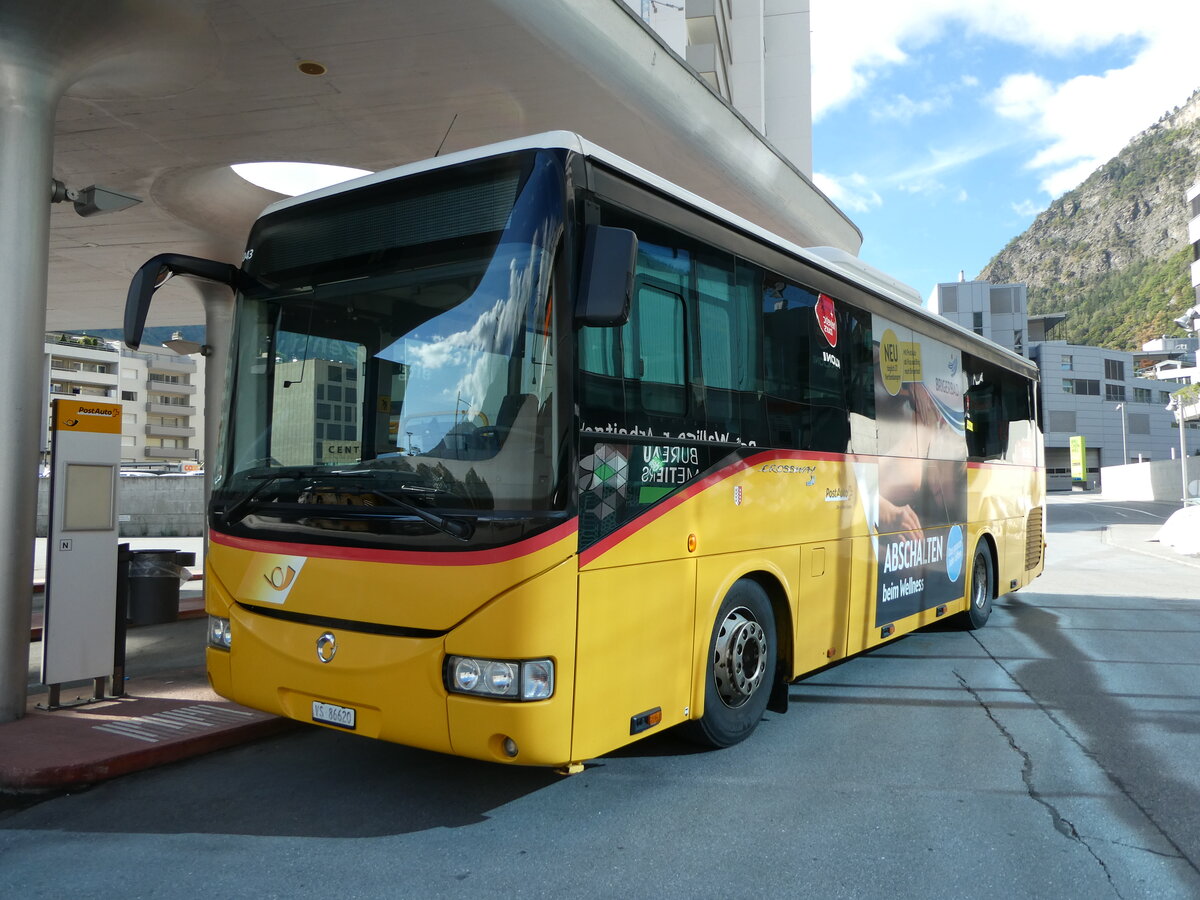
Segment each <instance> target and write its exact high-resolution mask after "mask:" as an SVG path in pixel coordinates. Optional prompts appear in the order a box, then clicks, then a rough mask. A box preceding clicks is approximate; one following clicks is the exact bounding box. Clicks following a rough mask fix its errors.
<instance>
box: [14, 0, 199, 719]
mask: <svg viewBox="0 0 1200 900" xmlns="http://www.w3.org/2000/svg"><path fill="white" fill-rule="evenodd" d="M212 39H213V36H212V33H211V29H210V28H209V26H208V24H207V22H206V21H205V20H204V18H203V17H202V16H201V15H200V14H199V13H198V12H197V9H196V7H195V4H194V3H192V2H188V0H180V2H173V3H160V2H155V0H38V2H36V3H34V2H20V3H18V2H3V3H0V384H3V385H5V387H6V393H7V396H8V403H7V405H6V406H7V409H6V415H5V419H4V426H5V431H6V439H5V440H4V442H3V443H2V444H0V498H3V502H0V722H10V721H12V720H14V719H18V718H20V717H21V716H23V715H24V714H25V706H26V681H27V678H28V659H29V626H30V620H31V609H32V596H33V550H34V530H35V521H36V515H37V464H38V444H39V437H40V435H41V424H40V423H41V419H42V417H43V416H44V415H45V414H46V410H45V407H44V405H43V403H42V385H41V383H40V380H41V375H42V371H43V369H42V345H43V339H44V333H45V328H46V283H47V264H48V260H49V246H50V180H51V177H52V161H53V157H54V117H55V113H56V111H57V108H58V103H59V101H60V100H61V99H62V97H63V96H64V94H65V93H67V92H68V91H72V92H78V93H80V94H81V95H83V96H88V97H91V98H101V99H103V98H112V97H121V96H131V95H133V96H138V95H141V96H144V95H145V92H146V91H147V90H153V89H157V90H159V91H160V92H161V93H163V94H165V93H170V92H173V91H178V90H182V89H185V88H187V87H190V86H191V85H193V84H194V83H195V80H196V79H197V78H199V77H200V75H201V74H202V73H203V71H205V67H206V66H207V61H206V59H205V55H206V54H207V52H208V51H209V49H210V46H211V41H212ZM71 186H72V187H83V186H84V185H71Z"/></svg>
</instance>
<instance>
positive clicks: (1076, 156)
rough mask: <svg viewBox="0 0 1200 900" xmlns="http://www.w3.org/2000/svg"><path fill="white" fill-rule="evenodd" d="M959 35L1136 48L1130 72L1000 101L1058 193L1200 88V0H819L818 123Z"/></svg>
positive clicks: (1039, 86) (1083, 47) (967, 79)
mask: <svg viewBox="0 0 1200 900" xmlns="http://www.w3.org/2000/svg"><path fill="white" fill-rule="evenodd" d="M952 26H954V27H958V28H961V29H963V30H964V31H965V32H966V34H967V35H968V36H972V37H981V36H984V37H991V38H994V39H998V40H1002V41H1006V42H1009V43H1012V44H1015V45H1018V46H1021V47H1026V48H1029V49H1031V50H1034V51H1037V52H1041V53H1044V54H1049V55H1054V56H1065V55H1067V54H1072V53H1080V52H1086V51H1093V50H1098V49H1101V48H1104V47H1109V46H1113V45H1114V44H1117V43H1118V42H1125V43H1126V44H1127V45H1128V46H1129V47H1130V49H1131V50H1133V51H1134V53H1135V55H1134V57H1133V60H1132V62H1130V63H1129V64H1128V65H1126V66H1124V67H1123V68H1118V69H1110V70H1108V71H1106V72H1104V73H1103V74H1101V75H1087V76H1080V77H1077V78H1071V79H1068V80H1066V81H1063V82H1061V83H1055V82H1053V81H1051V80H1049V79H1047V78H1046V77H1045V76H1043V75H1039V74H1037V73H1035V72H1022V73H1016V72H1014V73H1013V74H1011V75H1010V76H1008V77H1007V78H1005V79H1004V80H1003V81H1002V82H1001V84H1000V87H999V88H998V89H997V90H995V91H994V93H993V94H992V95H991V99H992V103H993V105H994V108H995V111H996V112H997V113H998V114H999V115H1001V116H1003V117H1005V118H1007V119H1009V120H1010V121H1011V122H1012V123H1014V128H1016V127H1018V126H1019V127H1020V128H1022V129H1024V135H1026V136H1028V137H1031V138H1033V139H1034V140H1035V141H1037V142H1038V143H1039V145H1040V147H1041V149H1040V150H1039V151H1038V153H1037V154H1036V156H1035V157H1034V158H1033V159H1031V160H1030V165H1031V166H1032V167H1033V168H1035V169H1039V170H1043V172H1044V175H1043V180H1042V184H1041V187H1042V189H1043V190H1045V191H1046V192H1047V193H1049V194H1051V195H1057V194H1058V193H1061V192H1062V191H1063V190H1066V189H1068V188H1070V187H1073V186H1074V185H1075V184H1077V183H1078V182H1079V181H1081V180H1082V179H1083V178H1084V177H1086V176H1087V174H1088V173H1090V172H1091V171H1092V170H1093V169H1095V168H1096V166H1098V165H1099V164H1101V163H1103V162H1104V161H1105V160H1107V159H1109V158H1111V157H1112V156H1113V155H1114V154H1115V153H1117V152H1118V151H1119V150H1120V149H1121V147H1123V146H1124V145H1125V144H1126V143H1127V142H1128V141H1129V139H1130V138H1132V137H1133V136H1134V135H1135V134H1136V133H1137V132H1138V131H1140V130H1141V129H1143V128H1146V127H1147V126H1149V125H1150V124H1152V123H1153V122H1154V121H1156V120H1157V119H1158V117H1159V116H1160V115H1162V114H1163V113H1164V112H1166V111H1167V110H1169V109H1171V108H1172V107H1174V106H1176V105H1178V104H1180V103H1182V102H1183V101H1184V100H1185V99H1186V97H1187V95H1188V94H1189V93H1190V92H1191V90H1192V89H1193V88H1195V87H1196V86H1197V85H1200V54H1197V53H1196V52H1195V48H1194V46H1191V45H1192V44H1194V41H1195V36H1196V34H1200V3H1196V2H1195V0H1139V2H1138V4H1137V6H1136V8H1131V7H1130V6H1129V5H1128V4H1127V3H1118V2H1116V0H1092V2H1089V3H1087V4H1080V3H1066V2H1047V0H973V2H971V0H906V2H904V3H895V2H894V0H857V2H854V3H845V2H836V0H814V2H813V6H812V29H813V33H812V57H813V117H814V119H819V118H820V117H821V116H822V115H823V114H825V113H826V112H828V111H829V110H831V109H834V108H836V107H837V106H839V105H842V104H844V103H846V102H848V101H850V100H851V99H853V98H855V97H857V96H859V95H861V94H863V93H865V92H866V91H867V89H868V88H869V86H870V84H871V82H872V81H873V80H874V79H875V78H876V77H877V76H878V75H879V74H880V73H882V72H884V71H885V70H887V69H889V68H893V67H898V66H903V65H905V64H907V63H910V62H911V59H910V56H909V54H910V53H913V52H916V51H920V50H921V49H923V48H927V47H931V46H933V45H935V44H936V42H938V41H939V39H941V38H943V37H944V36H945V35H946V33H947V30H948V29H949V28H951V27H952ZM941 49H942V48H941V47H940V46H939V50H941ZM945 49H946V50H949V49H952V48H951V47H947V48H945ZM971 82H975V83H978V82H977V76H976V75H974V74H971V75H965V76H963V78H962V83H963V84H964V85H969V84H970V83H971ZM911 102H912V103H913V104H914V105H919V104H920V103H922V102H923V101H922V100H920V99H917V100H913V101H911Z"/></svg>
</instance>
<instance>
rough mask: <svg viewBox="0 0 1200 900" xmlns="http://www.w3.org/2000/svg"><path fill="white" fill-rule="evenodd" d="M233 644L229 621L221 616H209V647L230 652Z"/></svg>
mask: <svg viewBox="0 0 1200 900" xmlns="http://www.w3.org/2000/svg"><path fill="white" fill-rule="evenodd" d="M232 642H233V641H232V635H231V634H230V633H229V620H228V619H222V618H221V617H220V616H209V617H208V646H210V647H215V648H216V649H218V650H228V649H229V645H230V644H231V643H232Z"/></svg>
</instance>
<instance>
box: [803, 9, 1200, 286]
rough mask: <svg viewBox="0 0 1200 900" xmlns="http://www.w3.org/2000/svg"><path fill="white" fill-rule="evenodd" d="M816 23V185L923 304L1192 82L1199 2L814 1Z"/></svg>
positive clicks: (1199, 35)
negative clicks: (937, 287)
mask: <svg viewBox="0 0 1200 900" xmlns="http://www.w3.org/2000/svg"><path fill="white" fill-rule="evenodd" d="M811 26H812V58H813V74H812V102H813V170H814V171H813V180H814V181H815V182H816V184H817V186H818V187H819V188H821V190H822V191H824V192H825V194H826V195H827V196H828V197H829V198H830V199H831V200H833V201H834V202H835V203H836V204H837V205H838V206H839V207H841V209H842V210H843V211H844V212H846V214H847V215H849V216H850V218H851V219H852V220H853V221H854V222H855V224H856V225H858V227H859V228H860V229H861V230H862V232H863V237H864V239H863V246H862V250H861V253H860V255H861V257H862V258H863V259H864V260H866V261H867V262H869V263H871V264H872V265H874V266H876V267H878V268H880V269H883V270H884V271H885V272H887V273H889V274H891V275H893V276H895V277H897V278H899V279H900V280H901V281H904V282H906V283H908V284H910V285H911V286H912V287H914V288H916V289H917V291H919V292H920V293H921V295H922V296H926V297H927V296H928V295H929V294H930V292H931V291H932V289H933V287H934V285H936V284H937V283H938V282H940V281H954V280H957V278H958V274H959V272H960V270H961V271H964V272H965V274H966V277H967V278H968V279H971V278H974V277H975V276H976V275H978V274H979V272H980V271H981V270H982V269H983V268H984V266H986V265H987V263H988V261H989V260H990V259H991V258H992V256H994V255H995V254H996V253H997V252H999V251H1000V250H1001V249H1003V247H1004V245H1005V244H1007V243H1008V241H1009V240H1010V239H1011V238H1013V237H1015V236H1017V235H1018V234H1020V233H1021V232H1023V231H1024V230H1025V229H1026V228H1027V227H1028V226H1029V225H1030V223H1031V222H1032V221H1033V219H1034V217H1035V216H1036V215H1037V213H1038V212H1040V211H1042V210H1044V209H1045V208H1046V207H1047V206H1048V205H1049V204H1050V202H1051V201H1052V200H1053V199H1055V198H1056V197H1059V196H1061V195H1062V194H1063V193H1065V192H1066V191H1068V190H1070V189H1071V188H1073V187H1076V186H1077V185H1078V184H1080V183H1081V182H1082V181H1083V180H1084V179H1085V178H1086V177H1087V176H1088V175H1089V174H1090V173H1091V172H1093V171H1094V170H1095V169H1096V168H1097V167H1099V166H1100V165H1102V164H1103V163H1105V162H1107V161H1108V160H1109V159H1111V158H1112V157H1113V156H1115V155H1116V154H1117V153H1118V152H1119V151H1120V150H1121V148H1122V147H1124V146H1125V145H1126V144H1127V143H1128V142H1129V141H1130V139H1132V138H1133V137H1134V136H1135V135H1136V134H1137V133H1138V132H1140V131H1142V130H1144V129H1145V128H1148V127H1149V126H1150V125H1152V124H1154V123H1155V122H1156V121H1158V120H1159V118H1161V117H1162V116H1163V115H1164V114H1166V113H1168V112H1170V111H1171V110H1173V109H1174V108H1175V107H1177V106H1181V105H1183V103H1184V102H1185V101H1186V100H1187V99H1188V97H1189V96H1190V95H1191V94H1192V92H1193V91H1194V90H1196V89H1197V88H1200V0H1190V2H1187V0H1130V2H1122V3H1115V2H1110V0H1091V2H1084V0H901V2H896V0H882V2H881V0H811ZM1179 202H1180V205H1181V207H1182V205H1183V203H1184V198H1183V197H1182V196H1181V197H1180V198H1179Z"/></svg>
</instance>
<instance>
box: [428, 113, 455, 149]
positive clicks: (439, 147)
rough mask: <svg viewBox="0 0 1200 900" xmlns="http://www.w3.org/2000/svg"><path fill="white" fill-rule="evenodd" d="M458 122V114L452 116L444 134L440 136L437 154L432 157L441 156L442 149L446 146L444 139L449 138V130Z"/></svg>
mask: <svg viewBox="0 0 1200 900" xmlns="http://www.w3.org/2000/svg"><path fill="white" fill-rule="evenodd" d="M457 121H458V113H455V114H454V118H453V119H451V120H450V124H449V125H448V126H446V133H445V134H443V135H442V142H441V143H440V144H438V148H437V152H436V153H434V154H433V155H434V156H441V155H442V148H443V147H445V146H446V138H448V137H450V129H451V128H453V127H454V123H455V122H457Z"/></svg>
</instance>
